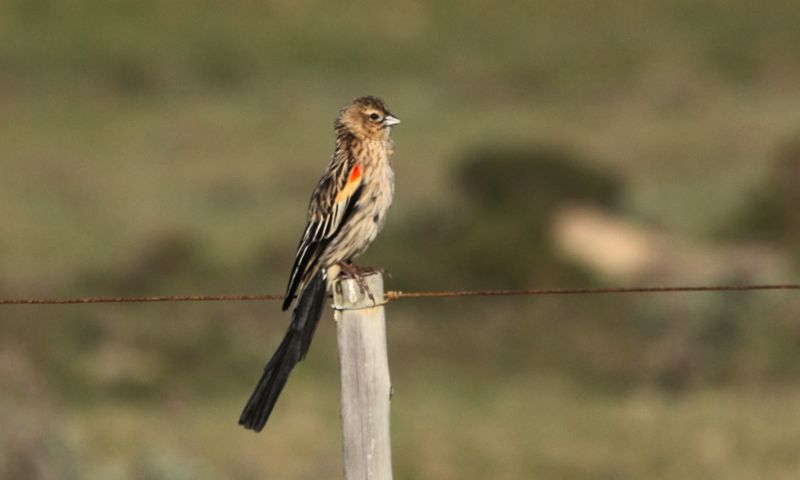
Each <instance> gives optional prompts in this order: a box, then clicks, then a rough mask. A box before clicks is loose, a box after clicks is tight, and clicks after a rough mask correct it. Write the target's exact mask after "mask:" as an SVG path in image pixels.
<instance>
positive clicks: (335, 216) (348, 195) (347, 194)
mask: <svg viewBox="0 0 800 480" xmlns="http://www.w3.org/2000/svg"><path fill="white" fill-rule="evenodd" d="M338 153H339V151H338V150H337V154H338ZM336 160H337V159H336V158H334V162H333V164H335V163H339V164H338V165H333V164H332V165H331V166H332V167H338V168H330V169H329V170H328V173H327V174H326V175H325V176H323V178H322V180H321V181H320V183H319V185H318V186H317V189H316V190H315V191H314V194H313V196H312V202H311V205H310V207H309V219H308V225H306V229H305V231H304V232H303V237H302V239H301V240H300V244H299V245H298V246H297V254H296V255H295V260H294V265H293V266H292V274H291V275H290V277H289V285H288V286H287V289H286V298H285V299H284V302H283V309H284V310H286V309H288V308H289V306H290V305H291V303H292V299H293V297H294V295H295V293H297V289H298V288H299V287H300V285H301V283H302V282H303V280H304V279H305V278H306V277H307V276H308V275H307V274H308V272H311V271H313V270H315V269H316V263H317V261H318V260H319V256H320V255H321V254H322V252H323V250H324V249H325V246H326V245H327V244H328V242H329V241H330V239H331V238H332V237H333V236H334V235H336V233H337V232H338V231H339V227H341V225H342V223H343V221H344V219H345V218H347V217H348V216H349V213H350V211H351V210H352V207H353V205H354V204H355V202H356V200H357V198H358V195H359V194H360V193H361V188H360V187H361V179H362V177H361V170H360V169H361V167H360V166H359V165H357V164H354V162H352V161H350V159H349V158H344V159H342V160H345V161H342V162H336Z"/></svg>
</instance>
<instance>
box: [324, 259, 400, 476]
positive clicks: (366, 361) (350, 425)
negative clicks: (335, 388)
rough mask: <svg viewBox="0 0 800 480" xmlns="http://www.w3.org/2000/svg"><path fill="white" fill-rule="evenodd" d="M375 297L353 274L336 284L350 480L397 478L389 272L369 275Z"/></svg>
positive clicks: (347, 462)
mask: <svg viewBox="0 0 800 480" xmlns="http://www.w3.org/2000/svg"><path fill="white" fill-rule="evenodd" d="M364 280H365V281H366V283H367V285H368V286H369V289H370V291H371V292H372V295H373V296H374V297H375V303H377V306H375V305H374V304H373V302H372V300H371V299H370V298H369V297H368V296H367V295H365V294H364V293H362V292H361V289H360V288H359V287H358V284H357V283H356V282H355V281H354V280H352V279H344V280H342V281H340V282H338V285H336V286H335V288H334V289H333V291H334V293H333V303H334V308H336V312H335V314H334V318H335V319H336V337H337V341H338V346H339V367H340V369H341V378H342V429H343V432H344V470H345V479H346V480H391V478H392V454H391V442H390V437H389V400H390V397H391V389H392V386H391V382H390V380H389V360H388V356H387V354H386V319H385V317H384V309H383V305H382V304H383V303H384V302H385V295H384V292H383V277H382V276H381V275H380V274H377V273H376V274H371V275H369V276H367V277H365V278H364Z"/></svg>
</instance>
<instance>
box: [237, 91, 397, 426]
mask: <svg viewBox="0 0 800 480" xmlns="http://www.w3.org/2000/svg"><path fill="white" fill-rule="evenodd" d="M398 123H400V120H399V119H398V118H397V117H395V116H394V115H392V113H391V112H390V111H389V107H388V106H387V105H386V103H384V102H383V101H382V100H380V99H379V98H377V97H374V96H364V97H359V98H356V99H355V100H353V102H352V103H350V104H349V105H347V106H345V107H344V108H342V109H341V110H340V111H339V114H338V115H337V117H336V121H335V122H334V130H335V132H336V147H335V150H334V153H333V156H332V158H331V160H330V163H329V164H328V167H327V169H326V170H325V173H324V174H323V175H322V178H321V179H320V180H319V183H318V184H317V186H316V188H315V189H314V191H313V192H312V194H311V201H310V202H309V205H308V215H307V224H306V228H305V230H304V231H303V235H302V237H301V239H300V243H299V245H298V247H297V253H296V254H295V258H294V264H293V266H292V269H291V274H290V275H289V283H288V285H287V287H286V295H285V299H284V302H283V305H282V309H283V310H284V311H286V310H288V309H289V307H290V306H291V305H292V303H293V301H294V300H295V296H296V297H297V305H296V307H295V309H294V310H293V312H292V319H291V323H290V325H289V329H288V330H287V332H286V334H285V335H284V337H283V340H282V341H281V343H280V345H279V346H278V348H277V350H276V351H275V353H274V354H273V355H272V358H271V359H270V360H269V362H268V363H267V365H266V367H265V368H264V372H263V374H262V376H261V378H260V379H259V381H258V384H257V385H256V388H255V390H254V391H253V393H252V395H251V396H250V399H249V400H248V401H247V404H246V405H245V407H244V410H243V411H242V414H241V416H240V417H239V424H240V425H242V426H243V427H245V428H247V429H249V430H253V431H256V432H260V431H261V430H262V429H263V428H264V425H266V423H267V420H268V419H269V416H270V414H271V413H272V410H273V408H274V407H275V403H276V401H277V400H278V396H279V395H280V393H281V391H282V390H283V387H284V386H285V385H286V381H287V380H288V378H289V374H290V373H291V371H292V369H293V368H294V367H295V365H297V363H298V362H300V361H301V360H303V358H305V356H306V353H308V349H309V347H310V346H311V340H312V338H313V336H314V332H315V330H316V328H317V324H318V323H319V320H320V317H321V316H322V310H323V307H324V303H325V298H326V297H327V295H328V293H329V292H330V290H331V288H332V287H333V285H334V282H335V281H336V279H337V278H338V277H339V275H347V276H350V277H352V278H354V279H355V280H356V282H357V283H358V285H359V286H360V287H361V290H362V291H363V292H364V293H365V294H367V295H369V297H370V298H372V299H373V302H374V297H373V296H372V293H371V292H370V291H369V289H368V288H367V287H366V284H365V283H364V280H363V273H366V271H364V270H359V268H358V267H356V266H355V265H354V264H353V259H354V258H356V257H358V256H359V255H361V254H362V253H364V251H365V250H366V249H367V248H368V247H369V245H370V244H371V243H372V242H373V241H374V240H375V237H376V236H377V235H378V233H379V232H380V231H381V229H382V228H383V226H384V223H385V221H386V214H387V212H388V210H389V207H390V206H391V204H392V199H393V197H394V183H395V182H394V169H393V167H392V157H393V156H394V145H393V143H392V139H391V137H390V133H391V130H392V127H393V126H395V125H397V124H398Z"/></svg>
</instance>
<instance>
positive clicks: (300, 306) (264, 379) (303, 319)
mask: <svg viewBox="0 0 800 480" xmlns="http://www.w3.org/2000/svg"><path fill="white" fill-rule="evenodd" d="M325 293H326V282H325V275H324V273H323V272H319V273H317V275H316V276H315V277H314V278H313V279H312V280H311V282H310V283H309V284H308V286H306V288H304V289H303V293H302V294H301V295H300V300H299V301H298V303H297V308H295V309H294V312H293V313H292V323H291V325H289V330H288V331H287V332H286V335H285V336H284V337H283V341H282V342H281V344H280V346H279V347H278V350H276V351H275V354H273V355H272V358H271V359H270V361H269V363H267V366H266V367H264V374H263V375H261V379H260V380H259V381H258V385H256V389H255V391H254V392H253V394H252V395H251V396H250V400H248V401H247V405H246V406H245V407H244V410H243V411H242V415H241V417H239V425H242V426H244V427H245V428H248V429H251V430H255V431H256V432H260V431H261V429H262V428H264V425H265V424H266V423H267V419H268V418H269V414H270V413H271V412H272V409H273V407H275V402H276V401H277V400H278V396H279V395H280V394H281V390H283V387H284V385H286V380H287V379H288V378H289V374H290V373H291V371H292V369H293V368H294V366H295V365H297V362H299V361H300V360H302V359H303V358H305V356H306V353H307V352H308V347H309V346H310V345H311V339H312V338H313V337H314V331H315V330H316V329H317V324H318V323H319V319H320V317H321V316H322V308H323V306H324V304H325Z"/></svg>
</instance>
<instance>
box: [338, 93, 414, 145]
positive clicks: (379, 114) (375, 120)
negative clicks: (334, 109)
mask: <svg viewBox="0 0 800 480" xmlns="http://www.w3.org/2000/svg"><path fill="white" fill-rule="evenodd" d="M398 123H400V120H399V119H398V118H397V117H395V116H393V115H392V114H391V112H389V107H387V106H386V104H385V103H383V101H382V100H381V99H380V98H377V97H360V98H357V99H355V100H353V103H351V104H350V105H348V106H346V107H344V108H343V109H342V111H341V112H339V116H338V117H336V124H335V127H336V132H337V133H338V134H343V133H350V134H352V135H354V136H356V137H357V138H361V139H376V140H379V139H385V138H388V136H389V132H390V130H391V127H392V126H393V125H397V124H398Z"/></svg>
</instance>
